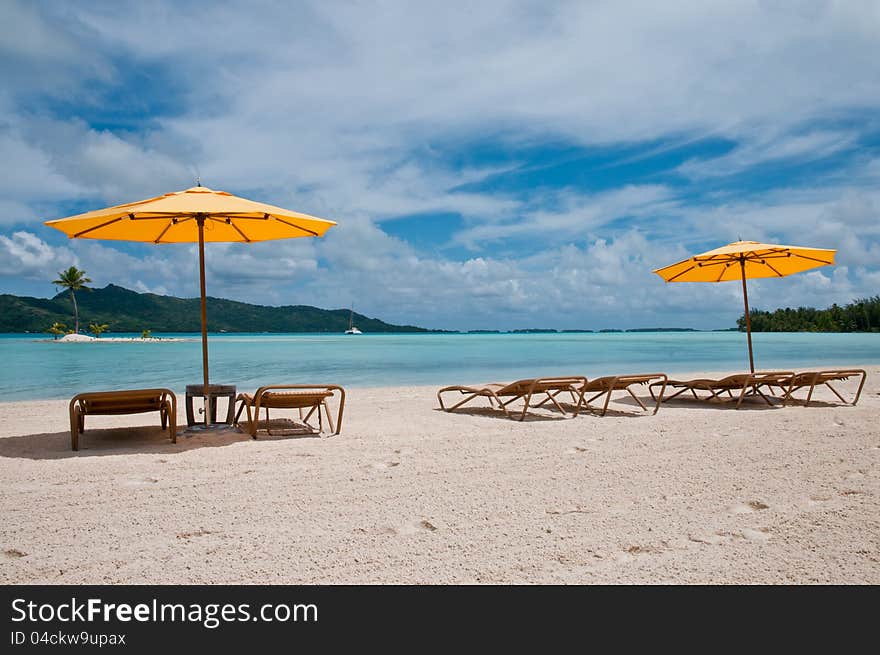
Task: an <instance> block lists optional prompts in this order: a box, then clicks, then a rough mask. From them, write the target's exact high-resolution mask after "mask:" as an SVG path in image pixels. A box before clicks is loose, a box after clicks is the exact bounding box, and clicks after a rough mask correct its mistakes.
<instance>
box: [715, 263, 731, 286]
mask: <svg viewBox="0 0 880 655" xmlns="http://www.w3.org/2000/svg"><path fill="white" fill-rule="evenodd" d="M728 268H730V264H729V263H728V264H726V265H725V266H724V269H723V270H722V271H721V272H720V273H719V274H718V279H717V280H715V281H716V282H721V278H723V277H724V274H725V273H727V269H728Z"/></svg>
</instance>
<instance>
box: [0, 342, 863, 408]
mask: <svg viewBox="0 0 880 655" xmlns="http://www.w3.org/2000/svg"><path fill="white" fill-rule="evenodd" d="M113 336H139V335H113ZM162 336H177V337H182V338H185V339H186V341H183V342H152V343H151V342H147V343H137V342H133V343H128V342H105V343H64V344H62V343H55V342H52V341H51V340H50V341H46V340H44V337H42V336H37V335H0V394H2V397H3V398H5V399H36V398H69V397H71V396H72V395H73V394H75V393H78V392H82V391H95V390H101V389H125V388H137V387H170V388H171V389H173V390H175V391H181V392H182V391H183V389H184V387H185V386H186V385H187V384H194V383H198V382H200V381H201V377H202V375H201V343H200V340H199V338H198V336H197V335H192V334H186V335H162ZM754 344H755V363H756V367H757V368H759V369H765V370H766V369H780V368H781V369H786V370H787V369H804V368H808V367H811V366H844V365H850V366H852V365H856V364H859V365H867V364H880V334H810V333H761V334H756V335H754ZM209 352H210V367H211V381H212V382H215V383H227V384H235V385H237V386H238V388H239V389H242V390H245V389H254V388H256V387H258V386H260V385H263V384H273V383H283V382H289V383H311V382H316V383H319V382H324V383H337V384H342V385H344V386H351V387H355V386H396V385H410V384H428V385H446V384H457V383H462V382H486V381H490V380H512V379H516V378H523V377H532V376H538V375H575V374H577V375H586V376H588V377H596V376H599V375H607V374H613V373H626V372H631V373H632V372H655V371H664V372H668V373H675V372H686V371H718V370H746V369H747V368H748V357H747V350H746V338H745V335H744V334H740V333H736V332H667V333H610V334H473V335H471V334H453V335H445V334H407V335H400V334H381V335H379V334H377V335H370V334H365V335H363V336H345V335H326V334H287V335H267V334H218V335H211V336H210V338H209Z"/></svg>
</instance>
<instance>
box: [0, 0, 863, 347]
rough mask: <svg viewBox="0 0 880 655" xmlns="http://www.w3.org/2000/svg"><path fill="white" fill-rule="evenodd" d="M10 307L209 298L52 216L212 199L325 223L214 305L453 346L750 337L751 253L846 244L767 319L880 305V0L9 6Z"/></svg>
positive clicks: (212, 255) (4, 278) (252, 248)
mask: <svg viewBox="0 0 880 655" xmlns="http://www.w3.org/2000/svg"><path fill="white" fill-rule="evenodd" d="M0 24H2V25H4V26H5V29H4V30H3V32H4V33H3V36H2V38H0V73H2V79H3V84H2V86H0V162H2V164H0V166H2V175H0V293H15V294H20V295H33V296H38V297H49V296H52V295H54V294H55V293H56V291H57V290H56V289H55V287H54V286H53V285H52V284H51V280H52V279H54V278H55V277H56V274H57V272H58V271H59V270H61V269H63V268H67V267H68V266H70V265H76V266H78V267H79V268H82V269H85V270H86V272H87V273H88V275H89V277H90V278H92V280H93V282H94V286H98V287H100V286H104V285H106V284H108V283H114V284H118V285H122V286H125V287H128V288H131V289H135V290H138V291H150V292H154V293H160V294H170V295H176V296H185V297H193V296H197V295H198V275H197V257H196V250H195V248H194V247H192V246H190V245H150V244H125V243H121V242H106V241H104V242H102V241H97V240H85V239H78V240H68V239H67V238H66V237H65V236H64V235H63V234H61V233H60V232H57V231H55V230H52V229H50V228H48V227H46V226H44V225H43V224H42V222H43V221H44V220H49V219H53V218H59V217H62V216H67V215H71V214H75V213H79V212H82V211H87V210H90V209H97V208H101V207H105V206H109V205H113V204H117V203H121V202H131V201H135V200H140V199H144V198H148V197H152V196H156V195H159V194H162V193H166V192H169V191H176V190H181V189H185V188H188V187H191V186H194V185H195V182H196V179H197V178H198V179H200V180H201V183H202V184H203V185H204V186H207V187H210V188H213V189H221V190H224V191H229V192H231V193H235V194H239V195H243V196H245V197H248V198H252V199H254V200H258V201H262V202H269V203H271V204H276V205H280V206H283V207H287V208H289V209H293V210H296V211H301V212H305V213H308V214H312V215H316V216H320V217H324V218H329V219H332V220H335V221H337V223H338V226H337V227H335V228H333V229H331V230H330V231H329V232H328V234H327V236H326V237H325V238H323V239H293V240H286V241H274V242H266V243H261V244H210V245H209V246H208V248H207V251H208V252H207V280H208V293H209V295H213V296H220V297H227V298H234V299H237V300H242V301H247V302H254V303H260V304H272V305H292V304H305V305H315V306H318V307H324V308H340V307H349V306H350V305H352V304H353V305H354V307H355V310H356V311H357V312H359V313H363V314H367V315H370V316H376V317H379V318H382V319H383V320H386V321H389V322H393V323H405V324H414V325H421V326H426V327H432V328H440V329H461V330H468V329H516V328H557V329H578V328H582V329H605V328H638V327H656V326H665V327H695V328H703V329H714V328H727V327H731V326H733V325H734V324H735V320H736V318H737V317H738V316H740V315H741V314H742V297H741V293H742V292H741V288H740V285H739V284H736V283H723V284H665V283H664V282H663V281H662V280H661V279H660V278H659V277H657V276H656V275H654V274H653V273H652V270H653V269H655V268H659V267H661V266H665V265H667V264H671V263H673V262H675V261H678V260H681V259H684V258H686V257H687V256H689V255H691V254H696V253H699V252H702V251H705V250H708V249H711V248H715V247H718V246H721V245H724V244H726V243H728V242H731V241H735V240H737V239H746V240H756V241H769V242H773V243H783V244H795V245H805V246H813V247H825V248H836V249H838V254H837V260H836V261H837V263H836V265H835V266H834V267H824V268H821V269H816V270H814V271H811V272H807V273H802V274H799V275H795V276H791V277H787V278H784V279H771V280H760V281H752V282H750V286H749V296H750V301H751V305H752V307H753V308H756V309H773V308H776V307H785V306H800V305H809V306H817V307H825V306H828V305H830V304H831V303H834V302H836V303H840V304H842V303H847V302H850V301H852V300H853V299H856V298H860V297H866V296H871V295H875V294H878V293H880V111H878V110H880V57H878V56H877V53H878V52H880V2H876V1H870V0H865V1H860V0H848V1H845V2H834V1H830V0H829V1H824V0H800V1H791V2H789V1H786V0H761V1H748V0H734V1H730V2H723V1H713V0H709V1H705V0H688V1H677V0H667V1H665V2H662V3H658V2H620V1H616V2H615V1H612V2H601V1H597V2H590V1H587V0H580V1H574V2H565V1H559V2H553V3H546V2H505V1H494V0H493V1H486V2H473V1H472V0H471V1H469V2H456V1H454V0H453V1H446V2H442V3H441V2H437V3H431V2H424V3H407V2H382V1H380V2H332V3H328V2H261V1H253V0H249V1H248V2H243V1H240V2H214V3H204V2H187V1H181V0H176V1H174V2H158V1H157V2H149V3H144V2H113V3H109V2H77V3H61V2H51V1H47V2H39V1H37V2H26V1H21V2H19V1H16V0H4V2H2V3H0Z"/></svg>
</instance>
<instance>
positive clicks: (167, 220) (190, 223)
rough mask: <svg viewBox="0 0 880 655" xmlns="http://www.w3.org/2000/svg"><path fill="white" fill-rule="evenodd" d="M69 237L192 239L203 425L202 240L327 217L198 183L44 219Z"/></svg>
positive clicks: (250, 236) (308, 229)
mask: <svg viewBox="0 0 880 655" xmlns="http://www.w3.org/2000/svg"><path fill="white" fill-rule="evenodd" d="M46 225H48V226H49V227H54V228H55V229H56V230H61V231H62V232H64V233H65V234H66V235H67V236H68V237H70V238H71V239H109V240H117V241H142V242H149V243H198V244H199V285H200V292H201V310H202V312H201V313H202V369H203V377H204V393H205V394H206V397H205V423H206V424H207V423H208V422H209V420H210V404H211V397H210V394H209V385H208V322H207V310H206V306H205V299H206V296H205V242H206V241H227V242H228V241H232V242H238V241H242V242H245V243H253V242H255V241H267V240H270V239H294V238H297V237H320V236H323V235H324V233H325V232H326V231H327V230H329V229H330V228H331V227H333V226H334V225H336V223H335V222H333V221H328V220H325V219H323V218H316V217H314V216H309V215H308V214H301V213H299V212H294V211H290V210H288V209H282V208H281V207H275V206H274V205H267V204H263V203H260V202H254V201H253V200H247V199H246V198H240V197H238V196H234V195H232V194H231V193H226V192H225V191H214V190H212V189H208V188H207V187H203V186H201V185H199V186H195V187H192V188H191V189H186V190H185V191H177V192H174V193H166V194H165V195H163V196H157V197H155V198H149V199H147V200H141V201H140V202H132V203H128V204H125V205H116V206H115V207H108V208H107V209H98V210H96V211H91V212H86V213H85V214H78V215H77V216H70V217H68V218H60V219H57V220H54V221H46Z"/></svg>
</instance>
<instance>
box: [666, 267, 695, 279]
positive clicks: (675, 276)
mask: <svg viewBox="0 0 880 655" xmlns="http://www.w3.org/2000/svg"><path fill="white" fill-rule="evenodd" d="M695 268H696V266H691V267H690V268H686V269H684V270H683V271H682V272H681V273H676V274H675V275H673V276H672V277H671V278H669V279H668V280H666V281H667V282H675V278H677V277H681V276H682V275H684V274H685V273H689V272H690V271H692V270H694V269H695Z"/></svg>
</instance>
